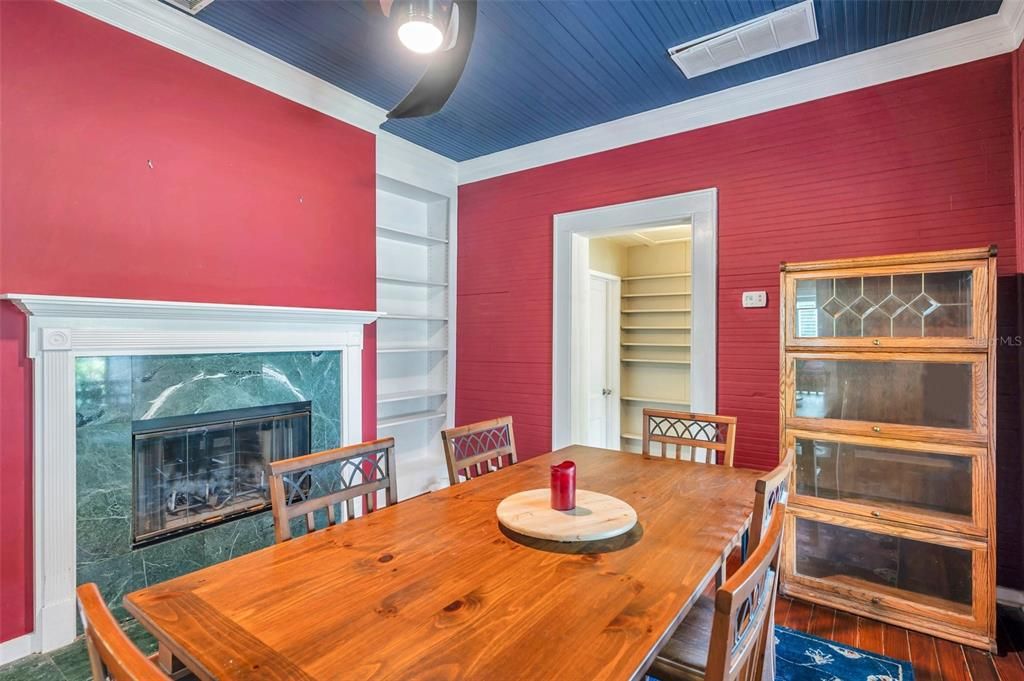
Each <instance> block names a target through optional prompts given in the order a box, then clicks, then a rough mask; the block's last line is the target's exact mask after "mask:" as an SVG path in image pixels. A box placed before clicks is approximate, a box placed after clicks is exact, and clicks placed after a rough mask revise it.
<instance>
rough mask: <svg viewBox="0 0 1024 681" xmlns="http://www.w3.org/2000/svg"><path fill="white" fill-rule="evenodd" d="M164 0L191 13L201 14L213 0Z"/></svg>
mask: <svg viewBox="0 0 1024 681" xmlns="http://www.w3.org/2000/svg"><path fill="white" fill-rule="evenodd" d="M164 2H166V3H167V4H168V5H171V6H173V7H177V8H178V9H182V10H185V11H186V12H188V13H189V14H199V12H200V11H201V10H202V9H203V8H204V7H206V6H207V5H209V4H210V3H211V2H213V0H164Z"/></svg>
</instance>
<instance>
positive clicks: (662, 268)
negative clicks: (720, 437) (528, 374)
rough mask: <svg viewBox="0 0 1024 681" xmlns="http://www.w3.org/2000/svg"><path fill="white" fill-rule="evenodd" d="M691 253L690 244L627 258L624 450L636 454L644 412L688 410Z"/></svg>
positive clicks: (633, 252)
mask: <svg viewBox="0 0 1024 681" xmlns="http://www.w3.org/2000/svg"><path fill="white" fill-rule="evenodd" d="M691 269H692V249H691V243H690V239H689V238H685V239H672V240H670V241H667V242H659V243H658V244H657V245H654V246H644V245H641V246H635V247H631V248H629V249H628V250H627V252H626V271H625V273H624V275H623V276H622V305H621V312H622V321H621V324H620V327H619V329H620V339H619V343H620V345H621V347H622V350H623V352H628V353H629V355H628V356H620V357H619V359H620V362H621V375H620V386H621V393H622V395H621V397H620V399H619V405H620V417H619V422H620V424H621V426H620V434H621V437H622V442H621V446H622V447H623V448H624V449H628V450H638V449H639V447H640V442H641V441H642V439H643V438H642V437H641V435H640V433H642V432H643V418H642V415H643V410H644V409H645V408H654V409H676V410H681V411H686V410H689V409H690V398H689V395H690V357H691V355H690V352H691V343H692V340H691V332H692V329H691V327H692V323H691V317H690V315H691V312H692V303H691V300H692V298H693V288H692V279H693V275H692V272H691Z"/></svg>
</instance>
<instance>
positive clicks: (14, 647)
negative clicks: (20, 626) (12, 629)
mask: <svg viewBox="0 0 1024 681" xmlns="http://www.w3.org/2000/svg"><path fill="white" fill-rule="evenodd" d="M33 644H34V641H33V640H32V634H25V635H24V636H19V637H18V638H12V639H11V640H10V641H4V642H3V643H0V666H2V665H5V664H8V663H10V662H14V661H15V660H20V659H21V658H23V657H27V656H28V655H31V654H32V653H33V652H34V645H33Z"/></svg>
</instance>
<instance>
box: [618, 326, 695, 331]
mask: <svg viewBox="0 0 1024 681" xmlns="http://www.w3.org/2000/svg"><path fill="white" fill-rule="evenodd" d="M621 328H622V330H623V331H690V328H691V327H689V326H623V327H621Z"/></svg>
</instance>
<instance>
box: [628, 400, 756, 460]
mask: <svg viewBox="0 0 1024 681" xmlns="http://www.w3.org/2000/svg"><path fill="white" fill-rule="evenodd" d="M643 421H644V423H643V425H644V429H643V449H642V451H643V455H644V456H645V457H650V456H651V455H652V447H651V444H652V443H656V444H658V445H660V451H659V455H660V456H661V457H662V458H674V459H677V460H680V461H699V456H700V453H701V452H703V453H704V459H705V461H706V462H707V463H721V464H724V465H726V466H732V461H733V452H734V450H735V448H736V417H734V416H718V415H716V414H695V413H690V412H683V411H671V410H668V409H644V413H643ZM670 446H672V447H673V449H672V450H670V449H669V447H670ZM670 451H671V453H670Z"/></svg>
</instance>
